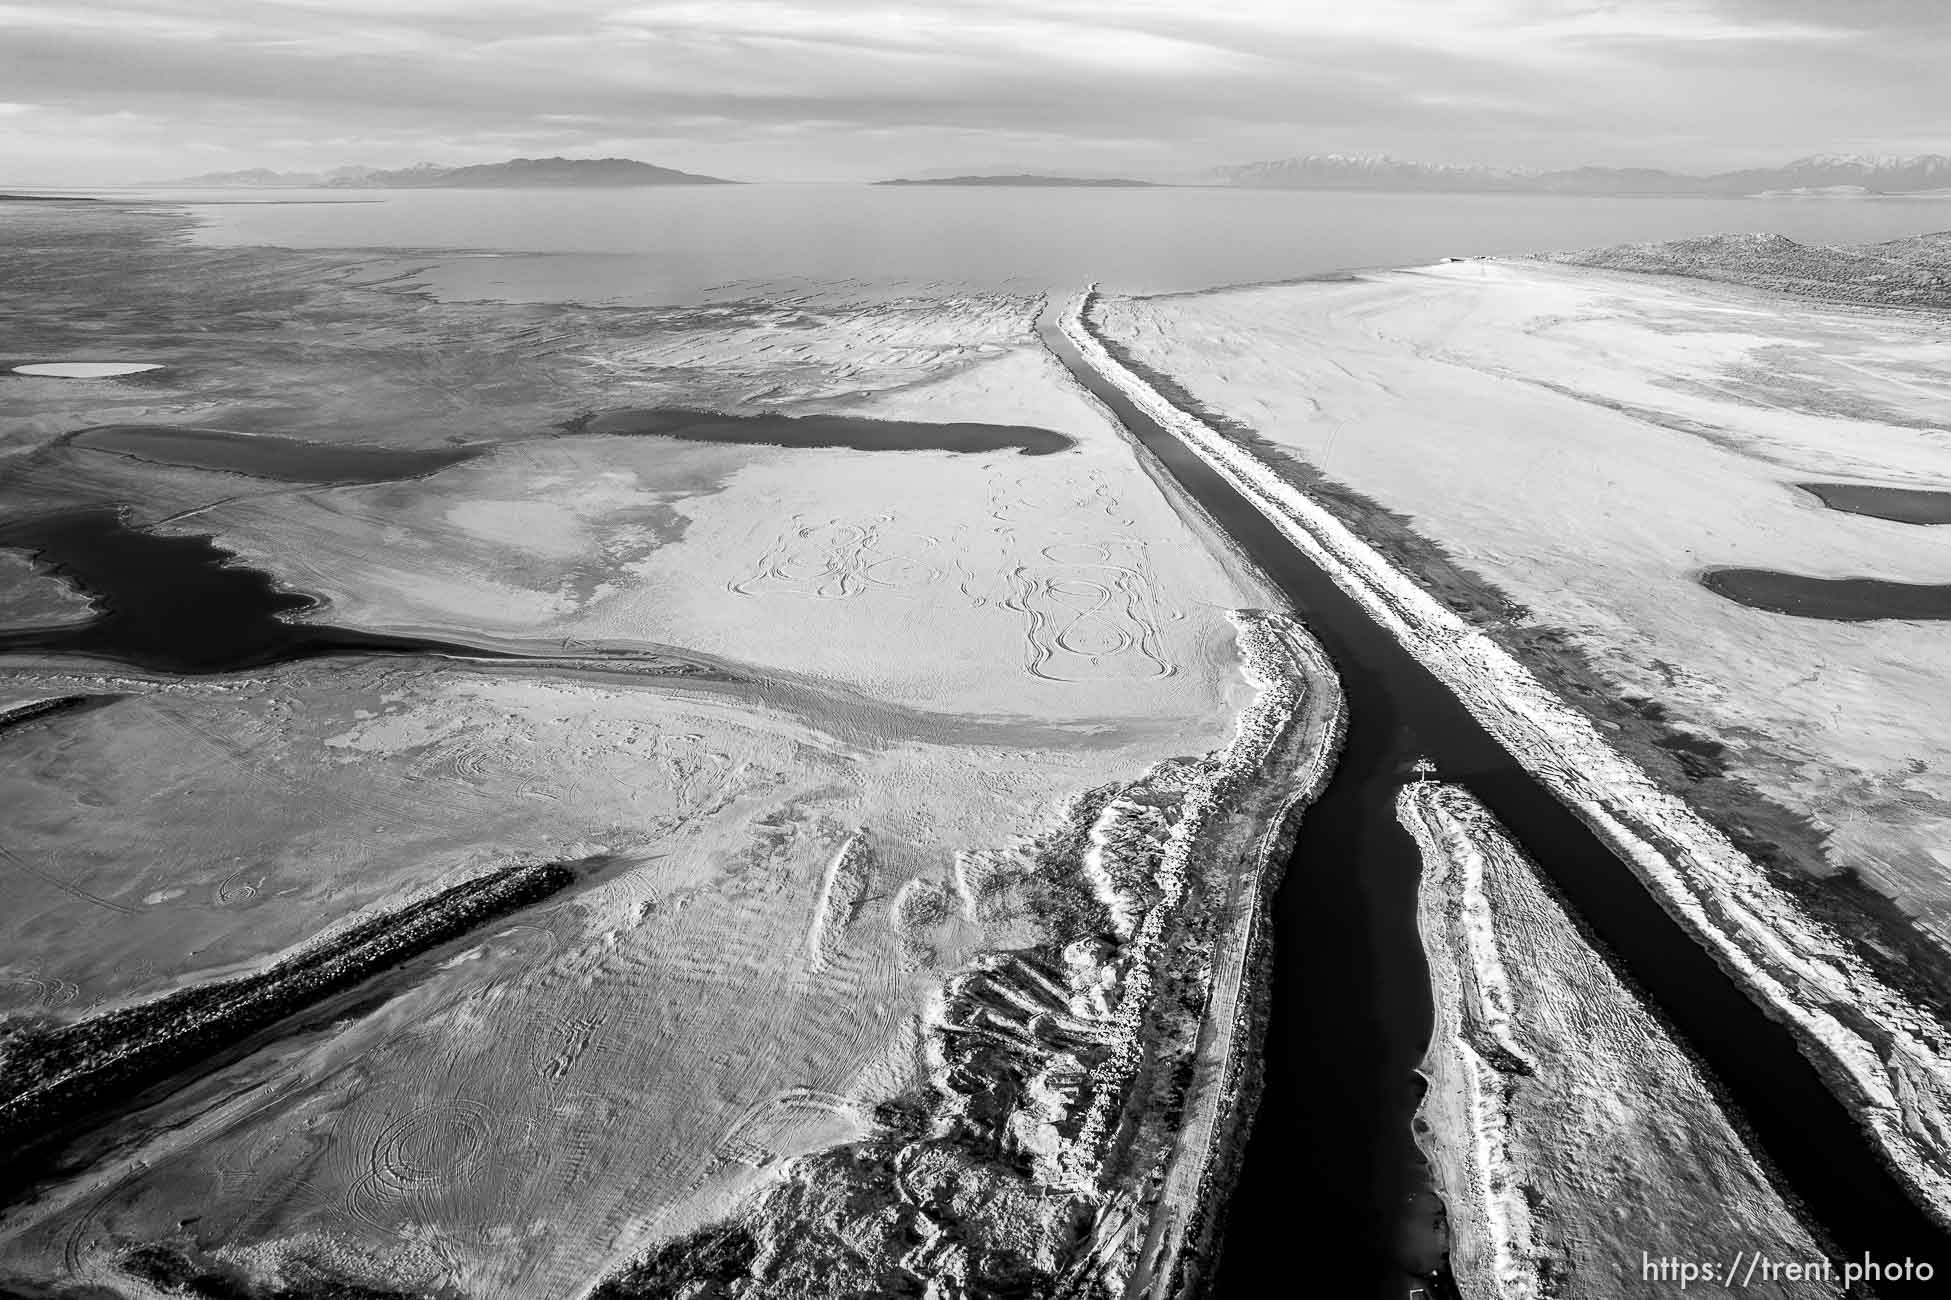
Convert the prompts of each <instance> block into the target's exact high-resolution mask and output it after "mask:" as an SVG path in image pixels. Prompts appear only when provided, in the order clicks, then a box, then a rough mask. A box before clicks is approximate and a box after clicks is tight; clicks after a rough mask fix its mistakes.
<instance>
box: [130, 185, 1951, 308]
mask: <svg viewBox="0 0 1951 1300" xmlns="http://www.w3.org/2000/svg"><path fill="white" fill-rule="evenodd" d="M163 196H167V197H172V198H181V199H184V200H190V201H204V202H206V203H207V205H206V206H198V207H197V208H196V209H195V211H196V212H197V214H198V215H199V217H200V218H201V219H202V220H203V222H204V223H205V224H204V225H203V227H202V229H201V231H200V233H199V236H198V237H199V238H200V239H202V240H204V241H206V242H210V243H217V244H233V245H234V244H274V245H281V246H286V247H293V248H402V249H419V250H442V249H444V250H462V251H466V252H471V253H474V254H477V256H470V257H458V258H427V257H423V258H417V259H415V260H414V261H413V263H412V265H413V266H415V267H421V266H426V265H428V264H429V263H432V264H433V265H432V268H431V269H430V270H428V271H426V272H425V273H424V274H420V275H419V276H418V277H417V278H419V279H421V280H422V281H423V282H424V283H426V284H427V285H428V287H430V288H431V289H432V290H433V291H435V292H436V293H437V294H439V295H441V296H443V297H448V298H453V299H465V298H505V299H509V300H514V301H538V302H541V301H577V302H593V303H594V302H613V303H623V304H658V303H679V302H697V301H706V300H713V299H726V298H736V297H746V296H753V295H758V294H767V295H776V294H779V293H789V292H792V291H794V290H796V289H798V290H815V289H824V288H829V287H831V286H833V285H834V284H835V283H836V282H838V283H840V284H842V285H851V286H853V287H855V288H857V289H859V290H861V291H886V290H889V289H895V290H907V291H916V290H928V291H939V290H941V289H947V288H959V287H976V288H985V289H1014V290H1021V291H1027V292H1037V291H1041V290H1043V289H1046V288H1050V287H1053V286H1055V287H1061V288H1064V289H1074V288H1076V287H1078V286H1080V285H1082V284H1084V283H1085V282H1087V281H1090V280H1097V281H1100V282H1101V283H1102V284H1103V285H1104V287H1105V288H1106V289H1108V290H1112V291H1114V292H1133V293H1139V292H1142V293H1154V292H1166V291H1173V290H1186V289H1201V288H1210V287H1212V286H1214V285H1221V284H1239V283H1246V282H1252V281H1258V280H1278V279H1289V278H1294V277H1300V276H1310V275H1320V274H1323V273H1325V272H1329V271H1336V270H1344V269H1350V268H1363V267H1383V266H1402V265H1413V264H1422V263H1427V262H1431V261H1435V260H1436V259H1438V258H1442V257H1462V256H1474V255H1479V254H1516V253H1526V252H1535V251H1540V250H1545V249H1566V248H1587V247H1594V246H1599V245H1605V244H1616V243H1623V242H1629V241H1638V240H1657V239H1674V238H1679V237H1683V236H1688V235H1702V234H1713V233H1718V232H1724V231H1773V232H1777V233H1780V234H1784V235H1787V236H1789V237H1790V238H1793V239H1797V240H1801V241H1804V242H1815V243H1860V242H1867V241H1874V240H1880V239H1893V238H1897V237H1899V236H1903V235H1914V234H1920V233H1924V232H1927V231H1933V230H1941V229H1945V228H1948V227H1951V200H1942V199H1895V198H1893V199H1855V200H1848V199H1801V200H1795V199H1605V198H1568V197H1555V196H1537V195H1440V194H1362V193H1334V192H1320V191H1315V192H1297V191H1267V190H1233V189H1223V188H1184V189H1177V188H1168V189H1139V190H1104V189H1074V190H1071V189H1001V188H999V189H970V188H930V187H926V186H908V187H877V186H871V185H738V186H705V187H699V188H690V187H683V188H670V189H630V190H575V191H564V190H391V191H370V192H368V191H346V190H318V191H303V190H300V191H276V192H273V193H269V194H256V195H252V194H241V193H239V192H236V191H230V192H208V191H206V192H202V193H200V194H199V193H198V192H194V191H180V192H163V191H158V192H152V193H150V194H148V195H146V197H163ZM271 199H276V200H277V201H275V202H273V201H267V200H271ZM240 200H243V201H240ZM350 200H365V201H356V202H355V201H350ZM372 200H377V201H372ZM505 253H527V254H548V255H549V256H546V257H506V256H478V255H479V254H505Z"/></svg>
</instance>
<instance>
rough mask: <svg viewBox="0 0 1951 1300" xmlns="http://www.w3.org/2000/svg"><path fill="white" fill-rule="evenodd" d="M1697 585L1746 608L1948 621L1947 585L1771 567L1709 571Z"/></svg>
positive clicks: (1850, 618) (1844, 619)
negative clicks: (1809, 574) (1821, 575)
mask: <svg viewBox="0 0 1951 1300" xmlns="http://www.w3.org/2000/svg"><path fill="white" fill-rule="evenodd" d="M1700 585H1701V586H1703V587H1705V588H1707V590H1709V591H1711V592H1713V593H1714V594H1715V595H1717V596H1725V597H1727V598H1728V599H1729V600H1731V601H1734V602H1735V603H1736V604H1739V605H1746V606H1748V607H1749V608H1750V609H1765V610H1769V611H1771V612H1773V613H1776V614H1794V615H1796V616H1797V617H1799V618H1826V619H1831V620H1833V621H1836V622H1841V623H1867V622H1869V621H1870V620H1872V619H1879V618H1897V619H1924V620H1938V619H1951V584H1948V583H1919V582H1886V581H1884V580H1883V579H1881V578H1808V577H1804V576H1802V575H1801V574H1797V573H1776V572H1775V571H1774V570H1772V569H1709V570H1708V571H1707V572H1705V573H1703V574H1701V575H1700Z"/></svg>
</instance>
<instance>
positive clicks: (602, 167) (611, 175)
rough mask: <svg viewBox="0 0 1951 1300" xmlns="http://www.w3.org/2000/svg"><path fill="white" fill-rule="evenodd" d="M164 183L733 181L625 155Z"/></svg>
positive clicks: (411, 185) (446, 185)
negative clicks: (646, 161) (678, 169)
mask: <svg viewBox="0 0 1951 1300" xmlns="http://www.w3.org/2000/svg"><path fill="white" fill-rule="evenodd" d="M160 183H161V184H166V185H181V186H191V187H196V188H199V189H201V188H213V189H239V188H243V189H282V188H288V187H294V186H297V187H304V188H315V189H319V188H322V189H342V190H402V189H529V188H571V187H583V186H589V187H598V186H629V185H736V184H738V182H737V181H728V180H725V179H723V178H722V177H718V176H699V175H697V174H695V173H692V172H681V171H677V170H675V169H673V168H670V167H655V166H652V165H651V164H650V163H645V162H637V161H636V160H635V159H631V158H511V159H509V160H508V161H507V162H500V163H479V164H475V165H473V166H468V167H446V166H442V165H440V164H439V163H418V164H416V165H414V166H412V167H401V168H398V169H396V170H392V171H382V170H378V169H375V168H372V167H339V168H335V169H334V170H332V171H329V172H277V171H271V170H269V169H267V168H264V167H252V168H249V169H247V170H245V171H235V172H208V173H205V174H204V175H202V176H185V177H182V178H181V179H179V180H173V181H164V182H160Z"/></svg>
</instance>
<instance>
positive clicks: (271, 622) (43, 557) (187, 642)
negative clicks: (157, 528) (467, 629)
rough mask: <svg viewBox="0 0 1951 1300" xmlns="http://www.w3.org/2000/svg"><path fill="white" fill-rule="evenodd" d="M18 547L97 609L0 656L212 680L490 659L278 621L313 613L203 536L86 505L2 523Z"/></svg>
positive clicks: (5, 542) (24, 639)
mask: <svg viewBox="0 0 1951 1300" xmlns="http://www.w3.org/2000/svg"><path fill="white" fill-rule="evenodd" d="M0 547H7V548H16V549H19V550H23V551H26V552H28V553H29V554H30V555H32V556H33V557H34V558H35V559H36V560H37V561H38V562H39V563H41V564H43V565H45V566H46V567H47V568H49V569H50V570H52V571H53V572H54V574H55V575H56V576H57V577H60V578H62V579H64V580H66V581H67V582H69V583H71V584H72V585H74V586H75V587H77V588H79V589H80V590H81V591H82V592H84V593H85V594H86V595H88V596H90V597H92V598H93V599H94V601H95V606H96V609H97V610H98V611H99V612H98V613H97V614H96V616H95V617H94V618H91V619H89V620H88V621H87V622H85V623H71V624H67V625H64V626H59V627H44V628H28V629H23V630H18V631H11V632H0V653H5V652H16V653H18V652H23V651H40V652H43V653H53V654H82V655H93V656H98V657H101V658H105V659H113V660H116V661H118V662H121V663H128V664H134V665H136V666H137V667H139V668H148V669H152V670H156V671H160V672H171V673H185V674H197V673H217V672H231V671H236V670H239V669H245V668H257V667H262V666H263V665H265V664H270V663H279V662H283V661H285V660H291V659H308V658H313V657H316V656H319V655H328V654H351V653H360V652H368V653H374V652H377V653H388V652H390V653H429V652H431V653H449V654H465V655H469V656H474V657H500V656H496V655H493V654H492V653H491V652H488V651H483V650H476V649H472V648H470V647H466V646H459V645H452V644H448V643H446V642H440V641H427V640H421V639H419V638H415V637H389V636H378V635H373V634H370V633H365V632H357V631H351V630H348V629H345V628H336V627H326V626H323V625H320V624H315V623H290V622H286V621H285V619H284V618H283V617H282V616H283V615H287V614H295V613H298V612H300V611H302V610H309V609H316V608H317V607H318V604H319V602H318V601H317V600H315V599H313V598H312V597H310V596H305V595H300V594H298V593H296V592H290V591H281V590H279V588H278V587H277V585H276V584H275V583H273V582H272V580H271V578H270V576H269V575H267V574H264V573H261V572H259V571H257V570H256V569H249V568H244V567H242V566H240V565H238V564H236V563H234V561H235V559H236V557H235V556H234V555H232V554H231V553H230V552H229V551H226V550H223V549H222V548H220V547H218V546H217V545H216V543H214V542H213V541H211V540H210V539H209V538H207V537H169V536H164V535H162V534H158V533H152V532H147V531H144V530H142V529H140V528H135V527H133V526H131V525H130V524H129V522H128V521H127V519H125V518H124V517H123V514H122V512H121V510H120V509H119V508H117V507H112V506H91V507H88V508H85V509H79V510H64V511H60V512H57V513H53V514H45V515H40V516H37V517H34V518H30V519H22V520H18V521H15V522H12V523H7V524H4V525H0Z"/></svg>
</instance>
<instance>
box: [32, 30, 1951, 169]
mask: <svg viewBox="0 0 1951 1300" xmlns="http://www.w3.org/2000/svg"><path fill="white" fill-rule="evenodd" d="M1948 55H1951V23H1946V22H1945V21H1944V19H1943V17H1942V13H1941V10H1940V9H1939V7H1938V6H1937V5H1936V4H1934V3H1933V2H1932V0H1854V2H1851V3H1844V2H1842V0H1651V2H1648V3H1639V4H1630V5H1626V4H1617V3H1598V2H1595V0H1377V2H1376V3H1371V4H1368V5H1365V6H1362V7H1361V8H1360V11H1359V12H1354V11H1352V7H1350V6H1345V5H1341V4H1328V3H1318V2H1312V0H1307V2H1302V3H1293V2H1291V0H1289V2H1285V3H1279V2H1267V0H1252V2H1250V3H1245V4H1238V5H1233V6H1228V7H1227V8H1226V9H1225V10H1224V11H1223V12H1221V11H1214V10H1212V9H1210V8H1208V7H1206V6H1194V5H1191V4H1187V3H1178V2H1173V3H1167V2H1164V0H1132V2H1127V3H1119V4H1111V3H1108V2H1107V0H1051V2H1050V3H1046V4H1035V5H1032V4H1028V3H1014V2H1005V3H987V4H983V5H980V6H971V5H967V4H958V3H949V2H947V0H935V2H934V3H921V4H910V5H905V6H902V7H901V8H900V9H898V10H889V9H883V8H878V7H874V6H870V5H864V4H860V3H857V0H730V2H729V3H708V4H707V3H690V2H681V3H650V4H624V3H613V2H610V0H562V2H560V3H553V4H548V5H541V4H535V3H519V4H518V3H509V2H508V0H393V2H388V3H382V2H381V0H266V2H265V3H261V4H257V5H253V6H250V7H249V8H248V9H238V8H236V7H234V6H226V5H221V4H218V3H216V2H215V0H107V2H106V3H102V4H98V5H92V6H90V7H88V8H87V9H86V10H81V9H76V8H72V7H69V8H54V7H47V8H30V7H27V6H23V5H17V4H5V3H0V75H4V77H5V84H6V89H5V91H3V92H0V94H3V95H4V97H5V98H4V102H0V182H10V183H15V184H35V183H54V184H77V185H79V184H123V183H130V182H137V181H148V180H159V179H164V178H168V177H174V176H185V175H193V174H197V173H204V172H213V171H230V170H237V169H242V168H250V167H269V168H272V169H274V170H281V171H318V170H325V169H329V168H332V167H336V166H342V165H347V164H363V165H367V166H373V167H399V166H405V165H409V164H412V163H416V162H421V161H435V162H441V163H448V164H467V163H477V162H497V161H501V160H504V159H507V158H510V157H514V156H528V157H535V156H549V155H569V156H606V155H614V156H622V157H632V158H639V159H642V160H644V161H647V162H652V163H656V164H659V165H661V166H667V167H676V168H681V169H684V170H687V171H698V172H706V173H709V174H712V175H719V176H726V177H730V178H734V179H740V180H757V181H765V180H785V181H793V180H875V179H882V178H886V177H890V176H896V175H907V174H921V173H923V172H933V173H943V172H950V173H952V172H959V171H990V170H998V169H1008V170H1026V171H1044V172H1076V173H1083V174H1100V175H1101V174H1111V173H1118V174H1136V175H1142V176H1156V175H1161V174H1168V175H1169V174H1186V173H1190V172H1196V171H1201V170H1204V169H1206V168H1210V167H1213V166H1218V165H1224V164H1233V163H1242V162H1247V161H1252V160H1256V159H1265V158H1277V157H1286V156H1291V155H1295V154H1305V153H1330V152H1342V153H1382V154H1390V155H1394V156H1397V157H1401V158H1406V159H1412V160H1417V161H1427V162H1437V163H1454V164H1481V165H1487V166H1493V167H1510V168H1555V167H1574V166H1582V165H1597V166H1648V167H1660V168H1665V169H1669V170H1675V171H1685V172H1712V171H1720V170H1727V169H1732V168H1738V167H1745V166H1767V165H1775V164H1779V163H1782V162H1785V161H1787V160H1789V159H1790V158H1793V157H1797V156H1800V155H1805V154H1810V153H1829V152H1838V153H1878V154H1916V153H1932V152H1947V151H1951V137H1947V135H1946V134H1945V131H1944V128H1943V126H1942V123H1943V122H1944V121H1945V120H1947V110H1951V85H1947V81H1946V79H1945V78H1944V77H1943V76H1942V72H1941V69H1942V67H1943V66H1944V64H1945V61H1946V58H1947V56H1948ZM999 159H1001V160H1005V161H1004V162H1001V163H999V162H998V161H997V160H999Z"/></svg>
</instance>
